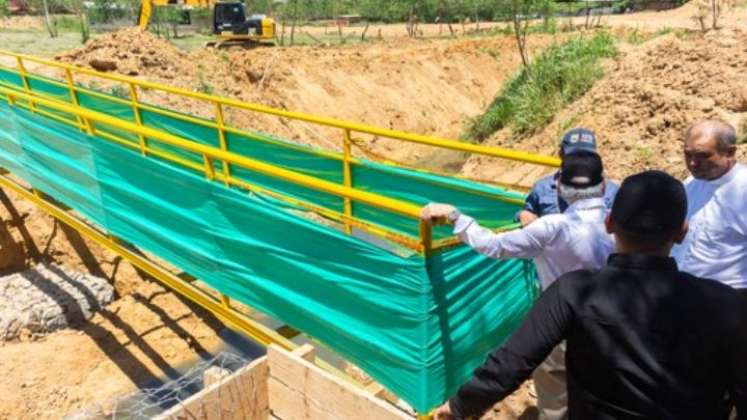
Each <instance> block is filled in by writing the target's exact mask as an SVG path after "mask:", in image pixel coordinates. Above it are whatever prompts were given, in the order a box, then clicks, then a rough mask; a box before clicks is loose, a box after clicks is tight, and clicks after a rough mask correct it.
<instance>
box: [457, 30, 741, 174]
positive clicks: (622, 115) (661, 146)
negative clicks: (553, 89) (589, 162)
mask: <svg viewBox="0 0 747 420" xmlns="http://www.w3.org/2000/svg"><path fill="white" fill-rule="evenodd" d="M702 118H720V119H723V120H725V121H728V122H730V123H732V124H733V125H735V126H737V127H740V126H741V127H742V128H741V129H740V130H741V132H742V134H744V129H745V128H747V127H744V126H743V124H744V122H745V121H746V119H747V33H745V32H743V31H740V30H733V31H732V30H725V31H720V32H713V33H709V34H708V35H706V36H705V37H702V36H700V35H692V36H687V37H686V38H683V39H680V38H677V37H675V36H673V35H667V36H663V37H659V38H654V39H653V40H651V41H649V42H647V43H645V44H643V45H641V46H639V47H637V48H629V49H628V52H627V53H624V54H623V55H622V56H621V57H619V58H618V59H617V60H616V61H614V62H611V63H608V66H607V74H606V75H605V77H604V78H603V79H602V80H600V81H599V82H597V83H596V85H595V86H594V87H593V88H592V89H591V90H590V91H589V92H588V93H587V94H586V95H584V96H583V97H582V98H580V99H579V100H577V101H576V102H575V103H573V104H571V105H569V106H567V107H566V109H565V110H563V111H562V112H561V113H559V114H558V115H557V116H556V117H555V119H554V120H553V122H552V123H551V124H550V125H549V126H548V127H546V128H545V129H544V130H542V131H541V132H539V133H537V134H536V135H533V136H530V137H528V138H525V139H522V140H520V141H518V142H515V141H513V140H510V133H509V132H508V131H507V130H503V131H501V132H499V133H497V134H496V135H495V136H494V137H493V138H492V139H490V140H489V143H490V144H497V145H507V144H513V145H514V147H518V148H520V149H522V150H529V151H535V152H540V153H554V152H555V149H556V148H557V139H558V138H559V136H560V134H561V133H562V131H563V130H564V128H565V127H569V126H585V127H588V128H590V129H592V130H594V131H595V132H596V133H597V134H598V136H599V139H600V145H599V147H600V150H601V153H602V155H603V156H604V157H605V164H606V168H607V172H608V174H609V175H611V176H612V177H614V178H623V177H625V176H627V175H630V174H632V173H635V172H637V171H640V170H642V169H645V168H659V169H664V170H666V171H669V172H670V173H672V174H673V175H675V176H678V177H684V176H685V175H686V173H685V172H686V170H685V167H684V163H683V161H682V156H681V147H682V146H681V141H682V136H683V134H684V131H685V130H686V129H687V127H688V125H689V124H691V123H692V122H694V121H696V120H699V119H702ZM739 147H740V153H741V156H742V157H744V155H745V152H746V151H747V145H746V144H742V145H740V146H739ZM488 162H489V160H486V159H481V158H474V159H471V160H470V161H469V162H468V164H467V165H465V168H464V172H465V173H467V174H470V175H474V176H476V175H482V176H488V177H493V178H497V179H503V180H507V179H505V178H506V177H510V176H516V177H520V174H525V173H527V172H528V169H527V168H526V167H515V168H514V170H508V171H507V170H506V169H505V168H502V167H500V166H498V164H496V163H488Z"/></svg>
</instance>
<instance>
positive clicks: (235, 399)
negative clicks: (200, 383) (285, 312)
mask: <svg viewBox="0 0 747 420" xmlns="http://www.w3.org/2000/svg"><path fill="white" fill-rule="evenodd" d="M267 378H268V364H267V357H266V356H265V357H262V358H260V359H257V360H255V361H253V362H252V363H250V364H248V365H247V366H245V367H243V368H241V369H239V370H237V371H236V372H234V373H233V374H231V375H229V376H227V377H225V378H223V379H221V380H219V381H217V382H215V383H213V384H212V385H210V386H208V387H206V388H205V389H203V390H202V391H200V392H198V393H196V394H195V395H193V396H191V397H189V398H188V399H186V400H185V401H184V402H182V403H181V404H179V405H177V406H174V407H172V408H171V409H169V410H167V411H166V412H164V413H163V414H161V415H160V416H158V417H156V419H158V420H167V419H168V420H184V419H205V420H211V419H248V420H260V419H261V420H266V419H267V416H268V414H269V397H268V392H267Z"/></svg>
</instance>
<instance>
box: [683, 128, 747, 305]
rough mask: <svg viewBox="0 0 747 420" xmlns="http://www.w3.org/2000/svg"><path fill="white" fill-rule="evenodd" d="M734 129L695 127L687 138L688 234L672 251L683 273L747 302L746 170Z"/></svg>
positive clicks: (686, 187) (688, 132)
mask: <svg viewBox="0 0 747 420" xmlns="http://www.w3.org/2000/svg"><path fill="white" fill-rule="evenodd" d="M736 143H737V136H736V131H735V130H734V127H732V126H731V125H729V124H726V123H724V122H721V121H702V122H699V123H697V124H694V125H693V126H692V127H690V129H689V130H688V131H687V134H686V136H685V150H684V151H685V163H686V165H687V169H688V170H689V171H690V174H691V175H692V176H691V177H689V178H687V179H686V180H685V182H684V184H685V191H686V192H687V201H688V210H687V218H688V221H689V231H688V233H687V236H686V237H685V240H684V241H683V242H682V244H680V245H677V246H675V247H674V248H673V250H672V256H673V257H674V258H675V259H676V260H677V265H678V266H679V269H680V270H682V271H685V272H687V273H691V274H694V275H695V276H697V277H703V278H709V279H713V280H718V281H720V282H722V283H724V284H726V285H729V286H731V287H733V288H735V289H738V290H739V291H740V292H741V293H742V294H743V295H744V296H745V298H747V166H745V165H743V164H741V163H738V162H737V158H736V151H737V146H736Z"/></svg>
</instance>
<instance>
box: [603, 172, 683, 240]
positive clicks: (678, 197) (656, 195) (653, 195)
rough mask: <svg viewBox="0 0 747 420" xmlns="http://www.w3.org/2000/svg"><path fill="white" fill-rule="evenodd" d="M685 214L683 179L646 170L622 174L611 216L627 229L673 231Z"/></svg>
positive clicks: (649, 232) (651, 232)
mask: <svg viewBox="0 0 747 420" xmlns="http://www.w3.org/2000/svg"><path fill="white" fill-rule="evenodd" d="M686 215H687V195H686V194H685V187H684V186H683V185H682V183H681V182H680V181H678V180H676V179H675V178H673V177H672V176H671V175H669V174H667V173H666V172H662V171H645V172H641V173H639V174H636V175H631V176H629V177H627V178H625V180H624V181H623V183H622V185H621V186H620V189H619V190H618V191H617V195H616V196H615V201H614V203H613V204H612V212H611V213H610V218H611V219H612V222H614V224H615V225H617V226H618V227H620V228H621V229H623V230H624V231H626V232H630V233H635V234H639V235H664V234H673V233H676V232H677V231H678V230H679V229H680V228H681V227H682V224H683V223H684V222H685V217H686Z"/></svg>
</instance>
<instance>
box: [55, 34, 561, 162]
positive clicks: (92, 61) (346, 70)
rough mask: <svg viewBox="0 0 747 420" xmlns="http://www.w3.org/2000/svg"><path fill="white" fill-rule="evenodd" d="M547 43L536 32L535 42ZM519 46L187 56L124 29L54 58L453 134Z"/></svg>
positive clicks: (307, 136) (203, 109) (250, 116)
mask: <svg viewBox="0 0 747 420" xmlns="http://www.w3.org/2000/svg"><path fill="white" fill-rule="evenodd" d="M551 41H552V37H550V36H540V37H533V38H532V40H531V42H530V47H531V48H539V47H542V46H544V45H546V44H548V43H549V42H551ZM513 42H514V41H513V40H512V39H511V38H508V37H498V38H489V39H487V38H486V39H475V40H464V39H461V40H428V41H424V40H408V39H402V40H397V41H383V42H377V43H371V44H360V45H352V46H345V47H335V48H332V47H291V48H267V47H264V48H255V49H251V50H243V49H240V48H239V49H229V50H218V51H216V50H214V49H202V50H198V51H196V52H193V53H184V52H182V51H181V50H179V49H177V48H176V47H174V46H172V45H170V44H168V43H167V42H165V41H163V40H160V39H158V38H155V37H153V36H152V35H150V34H143V33H141V32H139V31H137V30H136V29H125V30H121V31H118V32H116V33H113V34H109V35H105V36H102V37H100V38H97V39H96V40H94V41H91V42H89V43H88V44H86V45H85V46H84V47H83V48H81V49H78V50H74V51H71V52H69V53H65V54H61V55H59V56H58V57H57V58H58V59H59V60H61V61H64V62H69V63H75V64H77V65H81V66H87V67H94V66H97V67H99V68H102V67H106V66H114V67H116V72H118V73H123V74H130V75H135V76H137V77H140V78H143V79H147V80H150V81H155V82H162V83H165V84H169V85H172V86H177V87H182V88H185V89H189V90H197V91H203V92H213V93H216V94H218V95H222V96H227V97H231V98H237V99H241V100H244V101H248V102H253V103H259V104H263V105H269V106H273V107H278V108H282V109H288V110H293V111H300V112H306V113H313V114H316V115H324V116H330V117H335V118H340V119H346V120H351V121H357V122H363V123H368V124H373V125H377V126H384V127H389V128H394V129H398V130H404V131H410V132H416V133H421V134H431V135H436V136H442V137H450V138H455V137H458V135H459V134H460V132H461V130H462V127H463V124H464V121H465V120H466V119H468V118H470V117H473V116H475V115H477V114H479V113H480V112H482V110H483V109H484V108H485V107H486V106H487V104H488V103H489V102H490V101H491V100H492V99H493V97H494V95H495V93H496V92H497V91H498V90H499V89H500V86H501V84H502V82H503V80H504V79H505V78H506V76H508V75H510V74H511V72H513V71H514V70H515V69H516V68H517V66H518V65H519V62H518V59H517V54H515V51H514V48H515V46H514V43H513ZM97 82H98V83H99V84H101V82H100V81H97ZM141 97H142V99H143V100H145V101H149V102H153V103H156V104H159V105H166V106H170V107H173V108H177V109H182V110H185V111H189V112H192V113H194V114H198V115H203V116H212V113H213V108H212V107H211V106H209V105H208V104H204V103H203V104H201V103H198V102H197V101H191V100H184V99H183V98H176V97H169V96H166V95H162V94H159V93H157V92H152V91H148V92H144V93H143V94H142V95H141ZM227 118H228V120H229V121H231V122H232V123H233V124H235V125H237V126H239V127H242V128H246V129H251V130H258V131H265V132H270V133H273V134H275V135H278V136H281V137H285V138H289V139H293V140H295V141H297V142H300V143H305V144H310V145H316V146H321V147H324V148H328V149H337V148H339V145H340V142H341V133H340V132H339V130H337V131H335V130H332V129H326V128H323V127H319V126H311V125H309V124H304V123H296V122H292V121H288V120H280V119H278V118H275V117H271V116H266V115H262V114H256V113H249V112H246V111H238V110H229V112H228V116H227ZM372 143H373V144H371V145H369V146H368V147H371V148H373V149H374V150H375V151H376V152H377V153H379V154H385V155H386V156H387V157H389V158H391V159H398V160H409V161H412V162H415V161H422V160H426V159H425V158H427V157H428V155H429V153H432V151H426V150H423V149H422V148H418V147H415V146H414V145H402V144H394V143H392V142H385V141H381V140H374V141H372Z"/></svg>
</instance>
